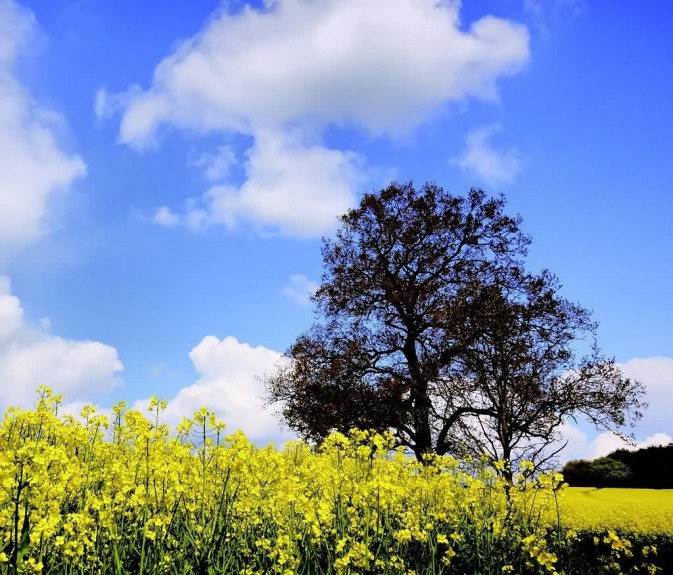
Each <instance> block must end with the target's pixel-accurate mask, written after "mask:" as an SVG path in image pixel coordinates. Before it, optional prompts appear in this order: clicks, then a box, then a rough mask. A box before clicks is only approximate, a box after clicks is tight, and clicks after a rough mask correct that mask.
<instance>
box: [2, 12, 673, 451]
mask: <svg viewBox="0 0 673 575" xmlns="http://www.w3.org/2000/svg"><path fill="white" fill-rule="evenodd" d="M671 22H673V7H672V6H671V4H670V3H669V2H665V1H663V0H662V1H658V2H657V1H655V0H653V1H651V2H648V3H642V2H636V1H625V2H621V3H620V4H619V8H616V7H615V4H614V3H613V2H609V1H608V0H596V1H593V2H589V1H587V0H585V1H582V0H547V1H542V0H492V1H490V2H479V1H475V2H468V1H465V2H463V3H462V5H461V4H460V3H459V2H451V1H439V0H358V1H355V0H323V1H321V2H315V1H312V0H275V1H269V0H267V1H266V2H250V3H248V2H236V1H229V2H218V1H215V0H208V1H206V0H199V1H195V2H168V3H167V2H158V1H152V2H134V1H131V0H49V1H47V0H34V1H30V0H24V1H22V2H14V1H9V0H0V126H2V127H3V129H2V131H1V133H0V276H1V277H2V279H1V280H0V376H1V377H2V387H0V407H5V406H6V405H8V404H10V403H20V404H24V405H30V403H31V402H32V401H33V397H34V392H33V390H34V388H35V387H36V386H37V385H39V384H51V385H52V386H53V387H55V388H56V389H57V390H62V391H65V393H66V397H67V399H68V400H69V401H71V402H73V408H74V407H75V406H77V405H81V403H83V402H95V403H96V404H98V405H100V406H101V407H102V408H105V407H109V406H110V405H111V404H112V403H114V402H115V401H116V400H118V399H122V398H123V399H126V400H127V401H128V402H129V403H132V404H134V403H135V404H136V405H138V406H142V405H143V402H144V401H146V400H147V398H148V397H149V396H150V395H152V394H159V395H161V396H162V397H164V398H166V399H168V400H170V406H169V410H168V412H167V417H168V418H169V420H171V421H176V420H177V419H178V418H179V417H180V416H181V415H189V414H190V413H191V411H192V410H193V409H195V408H197V407H199V406H200V405H202V404H207V405H209V406H211V407H213V408H214V409H215V410H216V411H217V412H218V413H219V414H220V415H221V417H223V419H225V421H228V422H229V423H230V427H238V426H241V427H243V428H244V430H245V431H246V432H248V433H249V434H250V435H251V437H253V438H254V439H255V440H257V441H259V442H265V441H268V440H282V439H283V438H285V437H287V436H288V435H287V433H286V432H283V431H282V430H279V429H278V425H277V422H276V420H275V418H274V417H273V416H272V415H270V414H269V413H268V412H265V411H264V410H263V408H262V407H261V404H260V401H259V395H260V393H262V391H263V390H262V389H261V388H260V384H259V381H258V380H257V376H258V375H259V374H260V373H263V372H264V371H265V370H268V369H270V368H271V367H272V366H273V364H274V363H275V361H277V360H278V357H279V353H281V352H283V351H284V350H285V349H286V348H287V347H288V346H289V344H290V343H291V342H292V341H293V339H294V338H295V337H296V336H297V335H298V334H299V333H300V332H301V331H302V330H304V329H306V328H307V327H308V326H309V325H310V323H311V321H312V319H313V311H312V308H311V306H310V305H309V304H308V302H307V294H308V293H309V292H310V290H311V289H313V288H314V287H315V285H316V283H317V282H319V281H320V275H321V270H322V267H321V257H320V238H321V237H323V236H329V235H330V234H331V233H333V232H334V229H335V224H336V220H335V217H336V216H337V215H338V214H340V213H342V212H343V211H345V210H346V209H347V208H348V207H350V206H352V205H355V203H357V200H358V197H359V196H360V195H361V194H362V193H363V192H365V191H371V190H376V189H379V188H381V187H383V186H384V185H386V184H387V183H388V182H389V181H391V180H392V179H398V180H400V181H406V180H410V179H413V180H414V181H415V182H417V183H419V184H421V183H423V182H424V181H426V180H432V181H435V182H436V183H438V184H440V185H442V186H444V187H445V188H448V189H449V190H451V191H452V192H454V193H464V192H466V191H467V190H468V189H469V188H470V187H471V186H476V187H482V188H483V189H485V190H487V191H488V192H490V193H493V194H497V193H501V192H502V193H504V194H505V195H506V197H507V199H508V210H509V211H510V212H511V213H519V214H521V215H522V216H523V218H524V224H523V227H524V229H525V231H527V232H528V233H530V234H531V235H532V237H533V240H534V243H533V246H532V248H531V250H530V256H529V264H530V267H531V268H533V269H541V268H543V267H546V268H549V269H550V270H552V271H553V272H554V273H556V274H557V275H558V276H559V278H560V280H561V282H562V284H563V286H564V287H563V294H564V295H565V296H567V297H569V298H571V299H573V300H576V301H579V302H580V303H581V304H582V305H584V306H585V307H587V308H589V309H591V310H593V312H594V317H595V319H597V320H598V321H599V322H600V328H599V344H600V345H601V347H602V349H603V351H604V352H605V353H606V354H608V355H610V356H614V357H615V358H616V359H617V361H619V362H620V363H622V364H623V367H624V370H625V372H626V373H627V374H628V375H629V376H632V377H637V378H638V379H641V380H642V381H643V382H644V383H645V384H646V385H647V387H648V393H649V397H650V402H651V404H652V405H651V408H650V410H649V412H648V414H647V415H646V417H645V419H644V420H643V421H642V422H641V424H640V425H639V426H638V428H637V430H636V435H637V436H638V439H639V441H641V442H644V443H653V442H656V441H667V440H668V439H670V436H673V424H671V423H670V420H669V418H668V417H667V410H668V409H669V408H670V406H671V405H673V332H672V330H671V326H673V290H671V287H670V286H671V284H672V280H673V271H671V270H672V269H673V250H672V249H671V246H673V196H672V194H671V192H670V185H671V182H672V181H673V163H672V162H671V161H670V157H671V151H672V148H673V146H672V144H671V134H672V133H673V108H672V107H671V106H670V102H671V101H672V98H673V80H671V78H673V40H672V39H671V37H670V34H669V32H670V24H671ZM564 433H565V434H566V437H567V438H569V439H570V445H569V447H568V450H567V456H571V455H572V456H579V455H585V456H594V455H598V454H602V453H604V452H607V451H609V450H610V449H611V448H612V447H614V446H617V445H619V442H618V441H617V440H616V438H614V437H612V436H609V435H605V434H603V435H596V434H595V433H594V432H592V431H591V430H589V429H588V428H586V427H585V426H582V425H579V426H570V425H569V426H568V427H567V428H566V429H565V430H564Z"/></svg>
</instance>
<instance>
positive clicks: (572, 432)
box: [561, 357, 673, 461]
mask: <svg viewBox="0 0 673 575" xmlns="http://www.w3.org/2000/svg"><path fill="white" fill-rule="evenodd" d="M619 366H620V368H621V369H622V371H623V373H624V375H625V376H626V377H630V378H632V379H636V380H638V381H641V382H642V383H643V384H644V385H645V388H646V390H647V397H646V399H647V401H648V402H649V408H648V409H647V410H645V414H644V416H643V418H642V419H641V420H640V421H639V422H638V423H637V424H636V428H635V435H636V440H637V441H636V445H635V446H633V445H630V444H628V443H626V442H625V441H624V440H623V439H621V438H620V437H618V436H617V435H615V434H613V433H607V432H603V433H599V434H593V435H591V436H590V435H589V434H588V433H587V432H585V431H583V430H582V429H580V428H579V427H578V426H577V425H572V424H570V423H567V424H565V425H564V427H563V429H562V436H563V439H564V440H568V446H567V447H566V448H565V449H564V451H563V453H562V454H561V457H562V459H563V460H564V461H567V460H569V459H594V458H596V457H601V456H604V455H607V454H608V453H610V452H611V451H614V450H615V449H640V448H643V447H650V446H652V445H668V444H669V443H671V442H672V441H673V423H672V420H671V417H670V406H671V402H673V358H670V357H649V358H634V359H630V360H628V361H626V362H624V363H621V364H619Z"/></svg>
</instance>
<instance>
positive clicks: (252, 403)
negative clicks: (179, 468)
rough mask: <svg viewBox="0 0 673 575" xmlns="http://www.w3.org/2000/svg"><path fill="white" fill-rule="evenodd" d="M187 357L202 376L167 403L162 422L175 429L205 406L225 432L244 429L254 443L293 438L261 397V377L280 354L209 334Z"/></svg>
mask: <svg viewBox="0 0 673 575" xmlns="http://www.w3.org/2000/svg"><path fill="white" fill-rule="evenodd" d="M189 357H190V359H191V360H192V363H193V364H194V368H195V369H196V371H197V372H199V375H200V378H199V379H198V380H197V381H196V382H195V383H194V384H192V385H190V386H188V387H185V388H183V389H181V390H180V391H179V392H178V394H177V395H176V396H175V397H173V398H172V399H171V400H169V401H168V407H167V409H166V411H165V413H164V416H163V421H164V422H165V423H168V424H169V425H171V427H174V426H175V425H176V424H178V423H179V422H180V421H181V419H182V417H191V416H192V414H193V413H194V412H195V411H197V410H198V409H200V408H201V407H207V408H208V409H209V411H212V412H215V413H216V415H217V417H218V419H220V420H221V421H224V422H225V423H226V424H227V432H229V433H231V432H233V431H235V430H236V429H242V430H243V431H244V432H245V434H246V435H247V436H248V438H250V439H251V440H254V441H256V442H258V443H268V442H269V441H276V442H282V441H285V440H287V439H290V438H291V436H290V435H289V434H288V432H287V431H285V430H282V429H281V428H280V425H279V423H278V418H277V417H276V416H275V415H274V413H273V410H272V409H270V408H268V407H265V405H264V402H263V399H262V396H263V395H264V383H263V381H262V379H261V378H262V376H264V374H265V373H270V372H271V371H273V370H274V368H275V366H276V365H277V364H278V363H279V362H281V361H283V355H282V354H280V353H278V352H276V351H273V350H271V349H268V348H265V347H262V346H257V347H252V346H250V345H248V344H246V343H242V342H239V341H238V340H237V339H236V338H235V337H226V338H224V339H223V340H219V339H218V338H216V337H215V336H212V335H211V336H207V337H204V338H203V339H202V340H201V342H200V343H199V344H198V345H197V346H196V347H194V349H192V351H191V352H190V353H189ZM148 401H149V400H141V401H138V402H136V403H135V405H134V407H136V408H137V409H140V410H144V408H145V406H146V405H147V404H148Z"/></svg>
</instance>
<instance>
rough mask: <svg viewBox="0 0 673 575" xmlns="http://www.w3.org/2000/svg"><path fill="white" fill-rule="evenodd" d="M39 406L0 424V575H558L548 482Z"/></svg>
mask: <svg viewBox="0 0 673 575" xmlns="http://www.w3.org/2000/svg"><path fill="white" fill-rule="evenodd" d="M40 394H41V395H40V399H39V401H38V404H37V407H36V409H35V410H32V411H27V410H24V411H22V410H18V409H10V410H8V411H7V413H6V415H5V418H4V421H2V423H1V424H0V575H4V574H9V573H12V574H14V573H40V572H49V573H54V574H56V575H60V574H61V573H63V574H66V573H68V574H69V573H86V574H92V575H94V574H101V575H102V574H107V573H110V574H120V573H138V574H152V575H155V574H157V575H158V574H168V573H179V574H182V575H196V574H201V573H203V574H208V575H217V574H225V573H227V574H228V573H236V574H245V575H261V574H267V573H278V574H282V575H294V574H299V573H323V574H335V575H336V574H344V575H346V574H353V575H355V574H365V573H366V574H381V575H384V574H385V575H387V574H391V575H407V574H410V573H419V574H420V573H435V574H439V573H447V574H449V573H466V572H481V573H496V572H497V573H515V574H518V575H523V574H531V575H532V574H545V573H549V574H552V573H557V570H559V566H558V561H557V557H556V555H555V553H554V551H553V550H552V549H551V548H550V545H551V543H550V541H551V539H550V537H549V536H548V531H549V525H546V524H544V523H543V522H540V521H538V520H536V518H538V519H539V517H541V516H542V515H543V510H544V508H545V507H546V506H547V507H549V506H552V505H554V504H555V502H556V500H557V492H558V491H559V490H560V489H561V488H562V478H561V477H559V476H558V475H554V474H547V475H545V474H542V475H540V476H538V477H537V478H536V479H535V481H533V480H532V479H531V480H530V481H529V480H528V478H529V476H531V472H532V469H530V468H529V467H528V466H527V465H524V466H523V468H522V469H521V472H522V474H521V475H519V476H518V479H519V481H518V483H516V484H515V485H514V486H511V485H509V484H507V483H506V482H505V481H504V480H503V479H502V477H501V474H499V473H498V466H497V465H494V464H490V465H489V464H487V463H488V462H476V463H474V464H472V465H469V466H468V465H466V464H465V462H459V461H457V460H455V459H452V458H449V457H435V458H432V459H429V460H428V461H427V462H426V464H425V465H422V464H419V463H418V462H417V461H416V460H414V459H411V458H409V457H407V456H406V455H405V454H404V453H403V452H402V451H400V450H393V449H391V446H392V444H393V441H392V436H390V435H385V434H384V435H379V434H373V433H369V432H366V431H357V430H353V431H352V432H351V433H350V434H349V435H343V434H339V433H335V434H333V435H331V436H330V437H329V438H327V439H326V441H325V442H324V443H323V444H322V445H321V446H320V447H319V448H317V449H316V448H312V447H310V446H309V445H307V444H305V443H303V442H292V443H288V444H287V445H286V446H285V447H284V448H283V449H282V450H277V449H275V448H274V446H268V447H265V448H258V447H256V446H255V445H253V444H252V443H250V442H249V441H248V440H247V439H246V438H245V436H244V435H243V434H242V433H240V432H236V433H233V434H231V435H226V436H225V434H224V426H223V424H222V423H221V422H219V421H217V420H216V419H215V417H214V415H213V414H212V413H210V412H208V411H207V410H206V409H202V410H200V411H198V412H197V413H195V414H194V416H193V417H192V418H191V419H185V420H183V422H182V423H181V424H180V425H179V426H178V427H177V429H176V431H175V434H173V435H172V434H171V432H170V430H169V429H168V427H167V426H165V425H163V424H162V423H161V422H160V415H161V412H162V411H163V410H164V409H165V407H166V404H165V402H163V401H160V400H158V399H156V398H154V399H152V401H151V402H150V405H149V408H148V411H149V414H148V415H147V416H146V415H144V414H142V413H140V412H139V411H137V410H127V409H126V405H125V404H123V403H119V404H117V405H116V406H115V407H114V408H113V414H112V415H113V417H112V421H108V419H107V418H106V417H104V416H102V415H98V414H96V412H95V410H94V408H92V407H90V406H87V407H85V408H84V410H83V411H82V413H81V419H77V418H74V417H71V416H59V414H58V409H59V406H60V404H61V402H62V398H61V397H60V396H56V395H53V394H52V393H51V392H50V390H49V389H48V388H41V390H40ZM648 553H654V551H652V550H648ZM558 572H559V573H560V572H561V571H560V570H559V571H558Z"/></svg>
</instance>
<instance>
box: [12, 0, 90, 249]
mask: <svg viewBox="0 0 673 575" xmlns="http://www.w3.org/2000/svg"><path fill="white" fill-rule="evenodd" d="M35 28H36V24H35V19H34V17H33V14H32V12H30V11H29V10H27V9H25V8H22V7H20V6H19V5H18V4H16V3H15V2H13V1H12V0H0V248H2V249H6V250H9V249H12V248H16V247H17V246H21V245H24V244H26V243H29V242H32V241H34V240H36V239H38V238H39V237H40V236H42V235H43V234H44V233H45V232H46V231H47V228H48V208H49V204H50V202H51V201H52V200H53V198H54V196H55V194H57V193H58V192H59V191H60V190H64V189H67V188H68V187H69V186H70V185H71V184H72V182H73V181H74V180H76V179H77V178H80V177H83V176H84V175H85V173H86V166H85V164H84V162H83V161H82V159H81V158H80V157H79V156H73V155H69V154H67V153H65V152H63V151H62V150H61V149H60V148H59V147H58V144H57V142H56V137H55V128H56V127H57V126H58V124H59V123H60V122H61V119H60V118H59V117H58V115H56V114H54V113H53V112H50V111H47V110H44V109H41V108H40V107H39V106H37V105H36V104H35V102H33V101H32V99H31V97H30V95H29V94H28V93H27V92H26V90H25V89H24V87H23V86H22V85H21V84H20V83H19V82H18V81H17V79H16V77H15V75H14V67H15V64H16V61H17V58H18V57H19V55H20V54H21V52H22V51H23V50H25V49H26V47H27V46H28V45H29V44H30V41H31V39H32V37H33V35H34V32H35Z"/></svg>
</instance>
